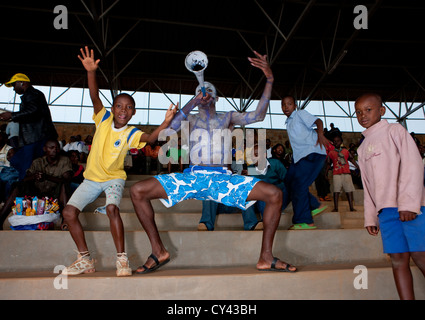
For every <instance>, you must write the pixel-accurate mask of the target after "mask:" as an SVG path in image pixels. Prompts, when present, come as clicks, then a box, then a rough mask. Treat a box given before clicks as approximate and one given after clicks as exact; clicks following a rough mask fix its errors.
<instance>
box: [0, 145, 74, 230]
mask: <svg viewBox="0 0 425 320" xmlns="http://www.w3.org/2000/svg"><path fill="white" fill-rule="evenodd" d="M59 151H60V149H59V143H58V141H56V140H48V141H47V142H46V144H45V145H44V154H45V156H43V157H41V158H37V159H35V160H34V161H33V162H32V164H31V166H30V168H29V169H28V170H27V174H26V176H25V178H24V180H23V181H20V182H17V183H16V184H15V185H14V187H13V189H12V191H11V193H10V195H9V197H8V198H7V200H6V202H5V204H4V206H3V208H2V210H1V212H0V230H3V223H4V221H5V219H6V218H7V216H8V215H9V213H10V212H11V209H12V206H13V201H14V200H15V199H16V197H19V196H25V195H30V196H37V197H49V198H50V197H51V198H53V199H58V200H59V205H60V208H61V209H63V208H64V207H65V204H66V203H67V201H68V194H67V190H68V189H69V182H70V181H71V178H72V175H73V171H72V165H71V161H70V160H69V158H68V157H65V156H61V155H60V153H59ZM64 228H66V225H65V224H64V223H62V229H64Z"/></svg>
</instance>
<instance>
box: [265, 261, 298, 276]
mask: <svg viewBox="0 0 425 320" xmlns="http://www.w3.org/2000/svg"><path fill="white" fill-rule="evenodd" d="M278 261H279V259H278V258H276V257H273V261H272V265H271V266H270V268H269V269H257V270H258V271H274V272H291V273H294V272H297V271H298V270H297V269H295V270H289V268H290V267H293V266H292V265H290V264H289V263H287V264H286V267H285V268H283V269H277V268H276V262H278Z"/></svg>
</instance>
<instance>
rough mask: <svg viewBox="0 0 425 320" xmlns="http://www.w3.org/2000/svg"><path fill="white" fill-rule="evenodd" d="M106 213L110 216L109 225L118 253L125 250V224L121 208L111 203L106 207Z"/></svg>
mask: <svg viewBox="0 0 425 320" xmlns="http://www.w3.org/2000/svg"><path fill="white" fill-rule="evenodd" d="M106 214H107V215H108V218H109V225H110V229H111V233H112V238H113V239H114V244H115V248H116V249H117V253H122V252H125V250H124V226H123V223H122V219H121V216H120V209H118V207H117V206H116V205H113V204H110V205H108V206H107V207H106Z"/></svg>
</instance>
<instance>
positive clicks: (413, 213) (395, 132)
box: [355, 94, 425, 300]
mask: <svg viewBox="0 0 425 320" xmlns="http://www.w3.org/2000/svg"><path fill="white" fill-rule="evenodd" d="M355 109H356V115H357V120H358V122H359V123H360V125H361V126H362V127H364V128H366V130H365V131H363V136H364V137H365V139H364V141H363V142H362V144H361V145H360V147H359V149H358V150H357V152H358V155H359V166H360V170H361V174H362V181H363V186H364V214H365V227H366V229H367V231H368V232H369V234H371V235H374V236H376V235H377V234H378V232H379V229H381V236H382V243H383V247H384V253H387V254H389V255H390V257H391V261H392V268H393V274H394V280H395V283H396V287H397V292H398V294H399V297H400V299H403V300H404V299H414V298H415V295H414V291H413V278H412V273H411V271H410V264H409V263H410V257H411V258H412V259H413V261H414V262H415V263H416V265H417V266H418V268H419V269H420V270H421V271H422V273H423V274H424V276H425V215H424V214H423V213H424V212H425V188H424V185H423V181H422V177H423V175H424V172H423V171H424V167H423V165H422V161H421V158H420V155H419V153H418V151H417V147H416V145H415V143H414V141H413V139H412V137H411V136H410V135H409V133H408V132H407V130H406V129H405V128H403V127H402V126H401V125H400V124H395V123H394V124H389V123H388V122H387V121H386V120H381V116H383V115H384V114H385V107H384V106H383V105H382V100H381V97H380V96H379V95H376V94H365V95H362V96H360V97H359V98H358V99H357V100H356V103H355ZM378 225H379V227H378Z"/></svg>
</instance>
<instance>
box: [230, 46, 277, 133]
mask: <svg viewBox="0 0 425 320" xmlns="http://www.w3.org/2000/svg"><path fill="white" fill-rule="evenodd" d="M254 54H255V55H256V56H257V57H256V58H248V60H249V62H251V65H252V66H254V67H256V68H258V69H261V70H262V71H263V73H264V76H265V77H266V79H267V82H266V86H265V87H264V91H263V94H262V96H261V99H260V101H259V102H258V105H257V108H256V109H255V110H254V111H251V112H232V119H231V122H232V123H233V124H238V125H246V124H250V123H254V122H259V121H263V120H264V118H265V116H266V112H267V107H268V106H269V102H270V97H271V93H272V87H273V81H274V77H273V72H272V69H271V68H270V65H269V63H268V62H267V56H266V55H264V56H262V55H261V54H259V53H258V52H256V51H254Z"/></svg>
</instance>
